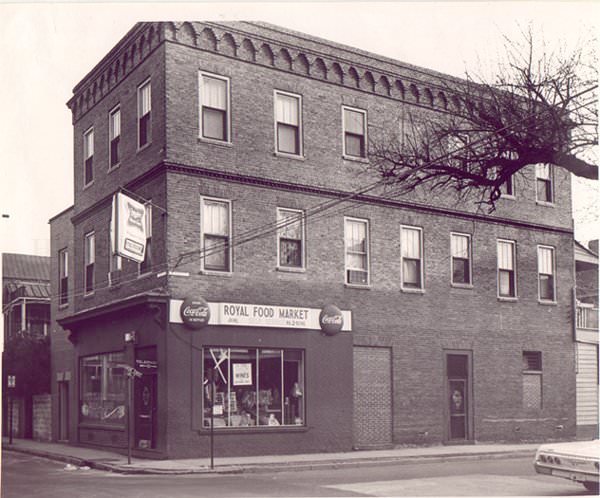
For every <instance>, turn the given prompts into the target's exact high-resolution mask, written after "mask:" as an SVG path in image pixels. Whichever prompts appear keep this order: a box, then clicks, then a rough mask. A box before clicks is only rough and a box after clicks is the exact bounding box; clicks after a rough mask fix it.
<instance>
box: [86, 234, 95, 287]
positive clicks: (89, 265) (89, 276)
mask: <svg viewBox="0 0 600 498" xmlns="http://www.w3.org/2000/svg"><path fill="white" fill-rule="evenodd" d="M84 250H85V254H84V266H85V268H84V279H85V283H84V288H85V293H86V294H89V293H91V292H94V264H95V262H96V235H95V234H94V232H90V233H88V234H86V235H85V243H84Z"/></svg>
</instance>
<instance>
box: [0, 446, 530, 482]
mask: <svg viewBox="0 0 600 498" xmlns="http://www.w3.org/2000/svg"><path fill="white" fill-rule="evenodd" d="M2 450H3V451H15V452H18V453H25V454H29V455H34V456H39V457H43V458H47V459H49V460H56V461H60V462H65V463H70V464H73V465H77V466H79V467H81V466H88V467H90V468H93V469H96V470H103V471H108V472H115V473H118V474H128V475H186V474H246V473H248V474H251V473H252V474H258V473H273V472H289V471H304V470H327V469H343V468H353V467H365V466H369V467H373V466H377V465H382V464H383V465H385V464H398V465H408V464H411V463H418V462H423V463H425V462H426V463H441V462H446V461H456V460H476V459H480V458H486V459H499V458H519V457H531V458H533V456H534V454H535V450H531V449H523V450H506V451H492V452H489V451H488V452H481V453H471V454H469V453H467V454H465V453H448V454H432V455H407V456H400V455H399V456H386V457H369V458H351V459H347V460H342V459H334V460H312V461H297V460H296V461H293V460H291V461H288V462H277V463H276V462H273V463H259V464H247V465H222V466H219V465H217V466H215V468H214V469H210V468H209V467H206V466H204V467H198V468H180V469H159V468H151V467H130V466H127V465H123V464H120V463H110V462H104V461H102V462H100V461H97V460H90V459H83V458H78V457H72V456H67V455H62V454H57V453H52V452H47V451H42V450H33V449H29V448H17V447H11V446H6V445H3V446H2Z"/></svg>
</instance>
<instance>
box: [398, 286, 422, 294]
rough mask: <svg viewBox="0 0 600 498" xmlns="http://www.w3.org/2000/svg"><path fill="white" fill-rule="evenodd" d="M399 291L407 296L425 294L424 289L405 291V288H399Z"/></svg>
mask: <svg viewBox="0 0 600 498" xmlns="http://www.w3.org/2000/svg"><path fill="white" fill-rule="evenodd" d="M400 290H401V291H402V292H406V293H407V294H425V289H407V288H406V287H401V288H400Z"/></svg>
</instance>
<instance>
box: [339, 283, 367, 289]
mask: <svg viewBox="0 0 600 498" xmlns="http://www.w3.org/2000/svg"><path fill="white" fill-rule="evenodd" d="M344 287H346V288H347V289H362V290H371V284H349V283H345V284H344Z"/></svg>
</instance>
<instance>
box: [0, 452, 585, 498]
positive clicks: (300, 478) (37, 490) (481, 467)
mask: <svg viewBox="0 0 600 498" xmlns="http://www.w3.org/2000/svg"><path fill="white" fill-rule="evenodd" d="M586 494H587V492H586V491H585V490H584V488H583V486H581V485H578V484H574V483H571V482H568V481H565V480H562V479H555V478H548V477H545V476H538V475H536V474H535V472H534V470H533V468H532V465H531V459H530V458H490V459H469V460H461V461H458V460H454V461H451V462H446V463H419V464H402V465H400V464H382V465H379V466H365V467H362V468H356V467H353V468H346V469H336V470H331V469H326V470H312V471H301V472H276V473H272V474H268V473H248V474H231V475H218V474H197V475H180V476H176V475H162V476H160V475H121V474H113V473H109V472H103V471H98V470H66V469H65V464H64V463H60V462H55V461H50V460H46V459H43V458H40V457H35V456H30V455H24V454H19V453H13V452H3V455H2V497H3V498H28V497H33V496H36V497H38V496H44V497H45V498H53V497H57V498H58V497H60V498H79V497H98V498H100V497H111V498H114V497H143V498H154V497H195V498H198V497H207V498H208V497H210V498H212V497H215V496H219V497H225V498H226V497H235V496H252V497H254V496H257V497H258V496H260V497H267V496H525V495H526V496H582V495H586Z"/></svg>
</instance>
